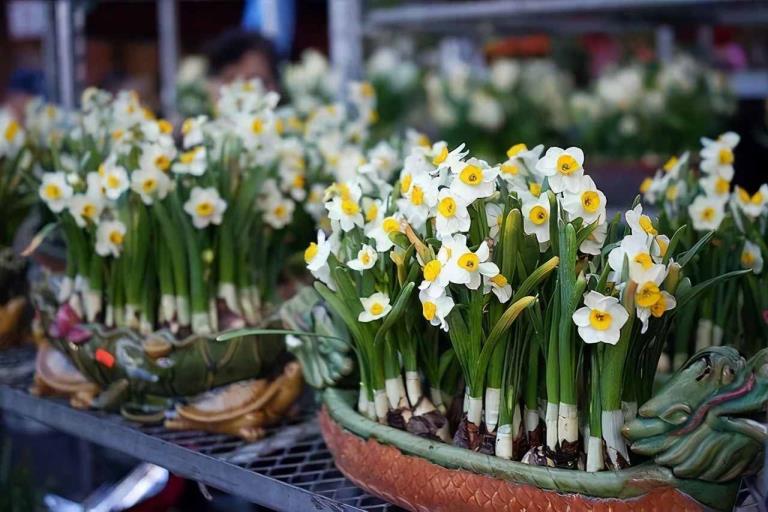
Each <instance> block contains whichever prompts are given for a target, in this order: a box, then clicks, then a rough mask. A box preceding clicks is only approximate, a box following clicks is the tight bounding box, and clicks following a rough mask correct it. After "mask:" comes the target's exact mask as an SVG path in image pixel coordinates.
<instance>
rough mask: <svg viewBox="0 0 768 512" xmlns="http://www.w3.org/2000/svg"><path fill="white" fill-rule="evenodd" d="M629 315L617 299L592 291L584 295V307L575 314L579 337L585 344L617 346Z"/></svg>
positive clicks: (574, 318) (574, 319) (574, 321)
mask: <svg viewBox="0 0 768 512" xmlns="http://www.w3.org/2000/svg"><path fill="white" fill-rule="evenodd" d="M628 319H629V313H627V310H626V309H624V306H622V305H621V304H620V303H619V299H617V298H616V297H606V296H605V295H603V294H602V293H598V292H596V291H594V290H591V291H589V292H587V293H585V294H584V307H582V308H579V309H577V310H576V312H574V313H573V323H574V324H576V326H577V327H578V331H579V336H580V337H581V339H582V340H584V343H589V344H592V343H601V342H602V343H608V344H609V345H615V344H616V343H618V342H619V337H621V328H622V327H623V326H624V324H625V323H627V320H628Z"/></svg>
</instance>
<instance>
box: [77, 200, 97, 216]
mask: <svg viewBox="0 0 768 512" xmlns="http://www.w3.org/2000/svg"><path fill="white" fill-rule="evenodd" d="M81 213H82V215H83V217H86V218H88V219H92V218H94V217H95V216H96V205H95V204H93V203H86V204H84V205H83V209H82V211H81Z"/></svg>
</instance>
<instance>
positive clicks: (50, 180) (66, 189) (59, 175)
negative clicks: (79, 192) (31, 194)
mask: <svg viewBox="0 0 768 512" xmlns="http://www.w3.org/2000/svg"><path fill="white" fill-rule="evenodd" d="M72 193H73V191H72V187H71V186H70V185H69V183H67V177H66V175H65V174H64V173H63V172H60V171H59V172H49V173H45V174H43V180H42V183H41V184H40V188H39V190H38V194H40V198H41V199H42V200H43V201H45V204H47V205H48V208H50V209H51V211H52V212H53V213H60V212H61V211H62V210H63V209H64V208H66V206H67V204H68V203H69V199H70V198H71V197H72Z"/></svg>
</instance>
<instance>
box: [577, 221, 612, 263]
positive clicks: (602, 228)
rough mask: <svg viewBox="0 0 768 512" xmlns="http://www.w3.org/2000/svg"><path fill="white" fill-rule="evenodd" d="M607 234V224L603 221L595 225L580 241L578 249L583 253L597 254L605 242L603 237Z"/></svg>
mask: <svg viewBox="0 0 768 512" xmlns="http://www.w3.org/2000/svg"><path fill="white" fill-rule="evenodd" d="M607 235H608V224H607V223H603V224H600V225H599V226H597V227H596V228H595V229H594V230H593V231H592V232H591V233H590V234H589V236H588V237H587V238H585V239H584V241H583V242H581V245H580V246H579V251H581V252H583V253H584V254H591V255H593V256H597V255H598V254H600V253H601V252H602V250H603V244H605V237H606V236H607Z"/></svg>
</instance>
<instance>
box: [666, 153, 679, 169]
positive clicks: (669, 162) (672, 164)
mask: <svg viewBox="0 0 768 512" xmlns="http://www.w3.org/2000/svg"><path fill="white" fill-rule="evenodd" d="M677 162H678V160H677V157H676V156H672V157H670V158H669V160H667V163H665V164H664V171H666V172H669V171H671V170H672V169H674V168H675V166H676V165H677Z"/></svg>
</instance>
